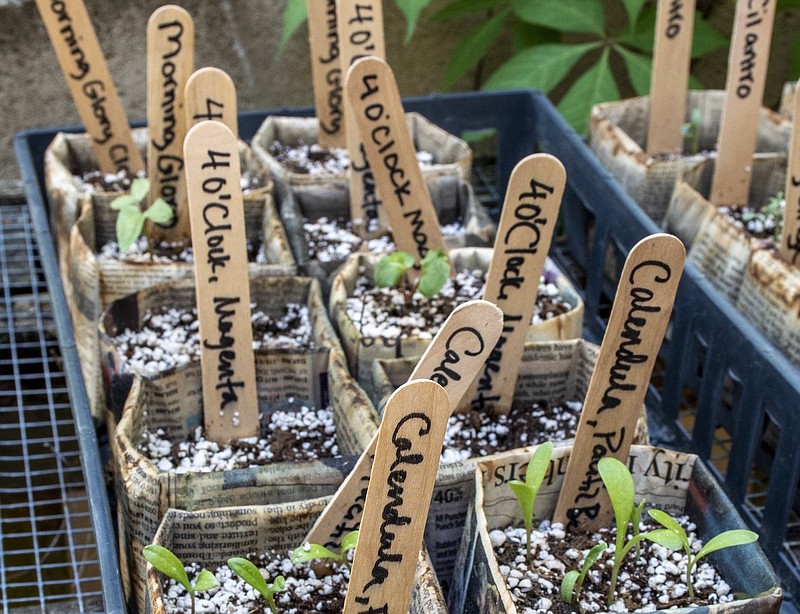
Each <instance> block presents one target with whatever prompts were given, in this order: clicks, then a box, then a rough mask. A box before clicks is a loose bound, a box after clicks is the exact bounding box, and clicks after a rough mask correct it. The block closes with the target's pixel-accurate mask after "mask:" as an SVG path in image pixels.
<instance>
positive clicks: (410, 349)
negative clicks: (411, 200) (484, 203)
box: [328, 247, 583, 394]
mask: <svg viewBox="0 0 800 614" xmlns="http://www.w3.org/2000/svg"><path fill="white" fill-rule="evenodd" d="M492 254H493V250H492V249H491V248H481V247H476V248H469V247H467V248H460V249H454V250H452V251H450V261H451V265H452V267H453V269H454V270H455V271H472V270H482V271H483V272H484V273H485V272H486V271H487V270H488V268H489V263H490V262H491V259H492ZM380 258H381V256H378V255H371V254H354V255H352V256H351V257H350V258H348V260H347V262H346V263H345V264H344V266H342V268H341V269H340V270H339V271H338V273H337V274H336V276H335V277H334V279H333V285H332V287H331V295H330V300H329V309H328V311H329V313H330V315H331V320H332V321H333V323H334V325H335V326H336V327H337V329H338V331H339V339H340V340H341V342H342V346H343V347H344V351H345V355H346V356H347V361H348V364H349V366H350V370H351V372H352V373H353V374H354V375H355V376H356V379H358V381H359V383H360V384H361V385H362V386H368V385H369V382H370V381H371V379H372V363H373V360H375V359H376V358H405V357H409V358H411V357H419V356H421V355H422V353H423V352H424V351H425V348H426V347H428V344H429V343H430V341H431V338H432V337H433V335H430V336H427V335H425V336H405V337H401V338H396V337H394V338H383V337H370V336H368V335H363V334H362V333H361V331H360V329H359V324H358V323H357V322H354V321H353V320H351V319H350V317H349V316H348V314H347V309H346V302H347V298H348V297H349V296H352V294H353V288H354V287H355V285H356V283H357V280H358V277H359V275H360V274H361V272H360V271H363V272H364V274H365V275H367V276H368V277H369V278H370V279H371V278H372V274H373V271H374V270H375V267H376V266H377V265H378V262H379V261H380ZM545 274H546V276H548V275H549V276H550V277H552V278H554V279H555V282H554V283H555V285H556V286H557V287H558V289H559V292H560V294H561V297H562V298H563V299H564V301H565V302H566V303H567V304H568V305H569V310H568V311H566V312H565V313H563V314H561V315H558V316H556V317H553V318H551V319H548V320H544V321H541V322H536V323H532V324H531V325H530V327H529V329H528V335H527V340H528V341H553V340H559V339H562V340H563V339H576V338H579V337H580V336H581V333H582V330H583V301H582V299H581V298H580V296H579V295H578V293H577V291H576V290H575V288H574V287H573V286H572V285H571V284H570V282H569V281H568V280H567V278H566V277H565V276H564V275H563V274H562V273H561V271H559V270H558V267H556V265H555V264H554V263H553V262H551V261H549V260H548V262H547V264H546V265H545ZM474 298H482V297H480V296H477V297H474ZM445 315H447V314H445ZM369 392H370V394H372V391H369Z"/></svg>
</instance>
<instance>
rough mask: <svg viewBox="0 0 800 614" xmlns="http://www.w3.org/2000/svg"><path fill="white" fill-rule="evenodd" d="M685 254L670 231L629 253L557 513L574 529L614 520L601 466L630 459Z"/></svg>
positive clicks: (643, 242) (640, 243)
mask: <svg viewBox="0 0 800 614" xmlns="http://www.w3.org/2000/svg"><path fill="white" fill-rule="evenodd" d="M685 257H686V253H685V250H684V248H683V244H682V243H681V242H680V241H679V240H678V239H676V238H675V237H673V236H672V235H667V234H656V235H652V236H650V237H646V238H644V239H642V240H641V241H639V243H637V244H636V245H634V247H633V249H632V250H631V252H630V254H628V258H627V260H626V261H625V266H624V268H623V270H622V276H621V277H620V281H619V286H618V287H617V295H616V297H615V298H614V306H613V307H612V309H611V317H610V318H609V321H608V327H607V328H606V334H605V336H604V337H603V344H602V346H601V348H600V354H599V355H598V357H597V362H596V363H595V367H594V373H592V379H591V381H590V382H589V390H588V392H587V393H586V399H585V401H584V403H583V411H582V412H581V419H580V422H579V423H578V430H577V432H576V433H575V444H574V445H573V447H572V454H571V456H570V459H569V463H568V464H567V473H566V475H565V476H564V486H563V487H562V488H561V494H560V495H559V498H558V505H557V506H556V511H555V514H554V515H553V520H554V521H556V522H563V523H564V525H565V526H566V527H568V529H569V528H573V527H575V526H578V525H580V526H582V527H585V528H587V529H589V530H592V529H598V528H600V527H601V526H606V525H607V524H608V522H609V520H610V518H611V516H612V509H611V503H610V501H609V499H608V494H607V493H606V491H605V488H604V487H603V483H602V480H601V479H600V474H599V473H598V471H597V463H598V461H599V460H600V459H601V458H603V457H605V456H613V457H614V458H616V459H618V460H622V461H625V460H626V459H627V457H628V451H629V449H630V446H631V443H632V442H633V435H634V432H635V431H636V420H637V419H638V417H639V411H640V408H641V406H642V402H643V401H644V397H645V394H646V393H647V386H648V383H649V381H650V374H651V372H652V370H653V364H654V363H655V360H656V356H657V355H658V350H659V348H660V347H661V342H662V341H663V339H664V332H665V331H666V329H667V324H668V323H669V316H670V314H671V313H672V304H673V301H674V299H675V291H676V290H677V289H678V282H679V281H680V278H681V273H682V272H683V262H684V259H685Z"/></svg>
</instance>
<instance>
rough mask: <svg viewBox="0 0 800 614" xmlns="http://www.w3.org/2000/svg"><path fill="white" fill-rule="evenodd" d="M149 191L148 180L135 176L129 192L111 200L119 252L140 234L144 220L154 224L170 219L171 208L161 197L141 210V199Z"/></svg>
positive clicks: (129, 245)
mask: <svg viewBox="0 0 800 614" xmlns="http://www.w3.org/2000/svg"><path fill="white" fill-rule="evenodd" d="M149 191H150V182H149V181H148V180H147V179H143V178H141V177H137V178H136V179H134V180H133V181H132V182H131V190H130V194H123V195H121V196H117V197H116V198H115V199H114V200H112V201H111V204H110V206H111V208H112V209H114V210H115V211H118V214H117V244H118V245H119V251H120V252H123V253H124V252H127V251H128V250H129V249H130V247H131V245H133V244H134V243H135V242H136V240H137V239H138V238H139V237H140V236H141V234H142V230H143V229H144V223H145V220H150V221H151V222H154V223H156V224H167V223H169V222H170V221H171V220H172V217H173V213H172V208H171V207H170V206H169V205H168V204H167V201H165V200H164V199H163V198H157V199H155V200H154V201H153V204H152V205H150V206H149V207H147V209H145V210H144V211H142V205H141V203H142V201H143V200H144V199H145V197H146V196H147V194H148V192H149Z"/></svg>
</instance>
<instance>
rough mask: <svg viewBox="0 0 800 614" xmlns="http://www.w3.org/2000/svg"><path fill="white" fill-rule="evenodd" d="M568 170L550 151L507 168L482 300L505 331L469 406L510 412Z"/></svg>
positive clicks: (494, 411)
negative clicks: (491, 307)
mask: <svg viewBox="0 0 800 614" xmlns="http://www.w3.org/2000/svg"><path fill="white" fill-rule="evenodd" d="M566 180H567V173H566V171H565V170H564V166H563V165H562V164H561V162H559V161H558V160H557V159H556V158H554V157H553V156H551V155H549V154H534V155H532V156H528V157H527V158H525V159H523V160H522V161H520V162H519V163H518V164H517V165H516V166H515V167H514V170H513V171H511V178H510V179H509V182H508V190H507V191H506V197H505V201H504V203H503V213H502V215H501V216H500V223H499V224H498V226H497V238H496V239H495V242H494V256H493V257H492V262H491V264H490V265H489V271H488V273H487V275H486V289H485V290H484V293H483V298H484V299H485V300H487V301H491V302H493V303H494V304H496V305H497V306H498V307H499V308H500V309H501V310H502V311H503V334H502V335H500V339H498V341H497V344H496V345H495V347H494V349H493V350H492V352H491V354H489V358H488V359H487V360H486V364H485V365H484V367H483V371H482V373H481V374H480V375H479V376H478V378H477V379H476V380H475V382H474V383H473V386H472V390H471V395H470V399H471V401H470V405H471V406H472V408H473V409H481V410H486V411H492V412H493V413H495V414H508V412H509V411H511V402H512V401H513V400H514V388H515V384H516V381H517V374H518V372H519V365H520V362H521V356H522V351H523V349H524V348H525V337H526V336H527V334H528V328H529V327H530V323H531V318H532V317H533V310H534V308H535V307H536V297H537V294H538V290H539V278H540V277H541V275H542V271H543V270H544V263H545V260H546V259H547V252H548V250H549V249H550V241H551V239H552V238H553V231H554V230H555V227H556V221H557V220H558V210H559V208H560V207H561V197H562V196H563V194H564V185H565V184H566Z"/></svg>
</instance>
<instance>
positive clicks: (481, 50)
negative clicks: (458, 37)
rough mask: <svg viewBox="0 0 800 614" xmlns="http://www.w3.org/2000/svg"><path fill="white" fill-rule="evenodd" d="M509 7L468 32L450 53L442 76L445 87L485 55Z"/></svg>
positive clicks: (509, 11)
mask: <svg viewBox="0 0 800 614" xmlns="http://www.w3.org/2000/svg"><path fill="white" fill-rule="evenodd" d="M510 14H511V9H506V10H505V11H501V12H500V13H498V14H497V15H495V16H494V17H492V18H491V19H489V20H487V21H484V22H483V23H482V24H480V25H478V27H477V28H475V29H473V30H472V31H471V32H469V33H468V34H467V35H466V36H465V37H464V40H462V41H461V43H460V44H459V45H458V47H456V49H455V50H454V51H453V53H452V54H451V55H450V61H449V62H448V64H447V71H446V72H445V76H444V83H445V87H447V88H450V87H452V86H453V84H454V83H455V82H456V81H458V80H459V79H460V78H461V77H462V76H464V74H466V73H467V71H469V70H471V69H472V68H474V67H475V66H476V65H477V64H478V62H480V60H481V58H482V57H483V56H484V55H486V53H487V52H488V51H489V48H490V47H491V46H492V43H493V42H494V41H495V40H496V39H497V37H498V36H500V32H501V31H502V30H503V25H505V22H506V20H507V19H508V16H509V15H510Z"/></svg>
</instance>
